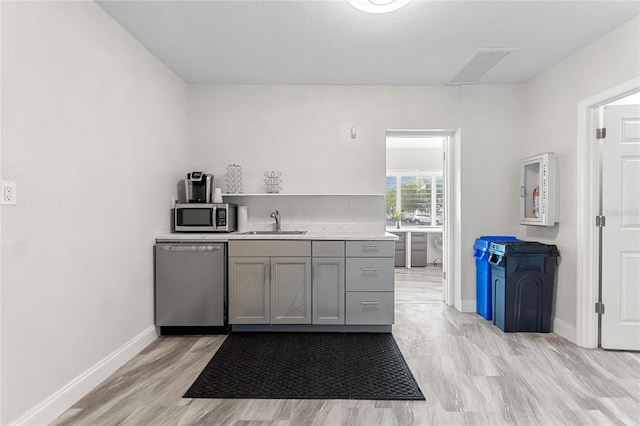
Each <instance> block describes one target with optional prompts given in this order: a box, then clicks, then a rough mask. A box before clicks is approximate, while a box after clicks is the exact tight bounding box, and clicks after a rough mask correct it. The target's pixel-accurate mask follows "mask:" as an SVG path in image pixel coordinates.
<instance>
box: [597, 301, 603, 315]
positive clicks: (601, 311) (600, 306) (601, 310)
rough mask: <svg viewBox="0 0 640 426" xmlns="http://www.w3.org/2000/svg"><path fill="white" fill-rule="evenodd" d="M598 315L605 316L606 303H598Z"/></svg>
mask: <svg viewBox="0 0 640 426" xmlns="http://www.w3.org/2000/svg"><path fill="white" fill-rule="evenodd" d="M596 314H600V315H604V303H601V302H597V303H596Z"/></svg>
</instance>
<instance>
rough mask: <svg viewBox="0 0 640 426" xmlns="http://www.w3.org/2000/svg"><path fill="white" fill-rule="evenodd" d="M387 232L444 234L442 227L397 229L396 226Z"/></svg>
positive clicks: (388, 228) (389, 228) (403, 227)
mask: <svg viewBox="0 0 640 426" xmlns="http://www.w3.org/2000/svg"><path fill="white" fill-rule="evenodd" d="M387 232H395V233H397V234H400V233H407V232H415V233H419V232H425V233H442V226H431V227H419V226H401V227H400V228H396V227H395V226H387Z"/></svg>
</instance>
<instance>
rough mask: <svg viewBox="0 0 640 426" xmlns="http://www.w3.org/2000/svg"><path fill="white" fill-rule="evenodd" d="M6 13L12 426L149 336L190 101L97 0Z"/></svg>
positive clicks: (7, 394)
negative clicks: (156, 258)
mask: <svg viewBox="0 0 640 426" xmlns="http://www.w3.org/2000/svg"><path fill="white" fill-rule="evenodd" d="M2 6H3V9H2V176H3V178H5V179H8V180H13V181H16V182H17V185H18V197H17V199H18V205H17V206H15V207H3V211H2V225H1V232H2V254H3V256H2V264H1V273H2V277H1V278H2V307H1V310H2V320H1V324H2V330H1V332H2V365H1V374H2V376H1V383H2V401H1V403H2V419H0V423H2V424H9V423H10V422H13V421H15V420H16V419H18V418H20V417H21V416H23V415H24V414H25V413H28V412H30V411H31V410H33V409H34V407H35V406H37V405H38V404H39V403H41V402H42V401H44V400H46V399H47V398H49V397H50V396H51V395H52V394H54V393H55V392H57V391H59V390H61V389H62V388H63V387H64V386H65V385H66V384H68V383H69V382H71V381H72V380H74V379H75V378H77V377H78V376H79V375H81V374H82V373H85V372H86V371H88V370H89V369H90V368H92V367H93V366H94V365H96V364H97V363H99V362H101V361H103V360H104V359H105V357H107V356H108V355H110V354H112V353H113V352H114V351H117V350H118V349H120V348H121V347H123V345H125V344H127V343H128V342H130V341H131V340H132V339H134V338H135V337H136V336H138V335H139V334H140V333H143V332H144V331H145V330H148V329H149V328H150V327H152V326H153V257H152V246H153V242H154V236H155V235H156V233H162V232H167V231H168V230H169V211H170V210H169V209H170V199H171V198H170V197H171V196H172V195H173V189H174V187H175V182H176V181H177V180H178V179H179V178H180V176H181V175H182V173H183V172H184V170H185V169H186V165H187V147H186V144H187V118H186V113H187V101H186V99H187V90H186V87H185V85H184V83H183V82H182V81H181V80H180V79H179V78H177V77H176V76H175V74H173V73H172V72H170V71H169V70H168V69H167V68H166V67H165V66H164V65H162V64H161V63H160V62H159V61H158V60H157V59H156V58H154V57H153V56H152V55H151V54H150V53H149V52H147V51H146V50H145V49H144V48H143V47H142V46H141V45H140V44H139V43H138V42H136V41H134V40H133V38H132V37H131V36H130V35H129V34H128V33H126V32H125V31H124V30H123V29H122V28H121V27H119V26H118V25H117V24H116V23H115V22H114V21H113V20H112V19H111V18H110V17H109V16H108V15H107V14H106V13H105V12H104V11H103V10H102V9H100V8H99V7H98V6H97V5H96V4H95V3H93V2H3V4H2ZM152 331H154V329H153V328H152ZM65 408H66V407H65Z"/></svg>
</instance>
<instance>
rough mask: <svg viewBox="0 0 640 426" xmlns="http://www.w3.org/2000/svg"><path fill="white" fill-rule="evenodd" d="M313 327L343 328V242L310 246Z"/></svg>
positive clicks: (326, 242)
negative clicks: (318, 325)
mask: <svg viewBox="0 0 640 426" xmlns="http://www.w3.org/2000/svg"><path fill="white" fill-rule="evenodd" d="M311 250H312V267H313V268H312V270H313V276H312V279H311V287H312V294H313V301H312V306H313V309H312V315H313V319H312V323H313V324H344V323H345V315H344V307H345V284H344V283H345V272H344V241H313V242H312V249H311Z"/></svg>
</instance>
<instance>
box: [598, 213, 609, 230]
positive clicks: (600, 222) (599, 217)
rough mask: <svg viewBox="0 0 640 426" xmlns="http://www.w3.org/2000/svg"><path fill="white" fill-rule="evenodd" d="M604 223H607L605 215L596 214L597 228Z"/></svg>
mask: <svg viewBox="0 0 640 426" xmlns="http://www.w3.org/2000/svg"><path fill="white" fill-rule="evenodd" d="M606 223H607V220H606V217H604V216H596V226H597V227H598V228H602V227H604V226H605V225H606Z"/></svg>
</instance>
